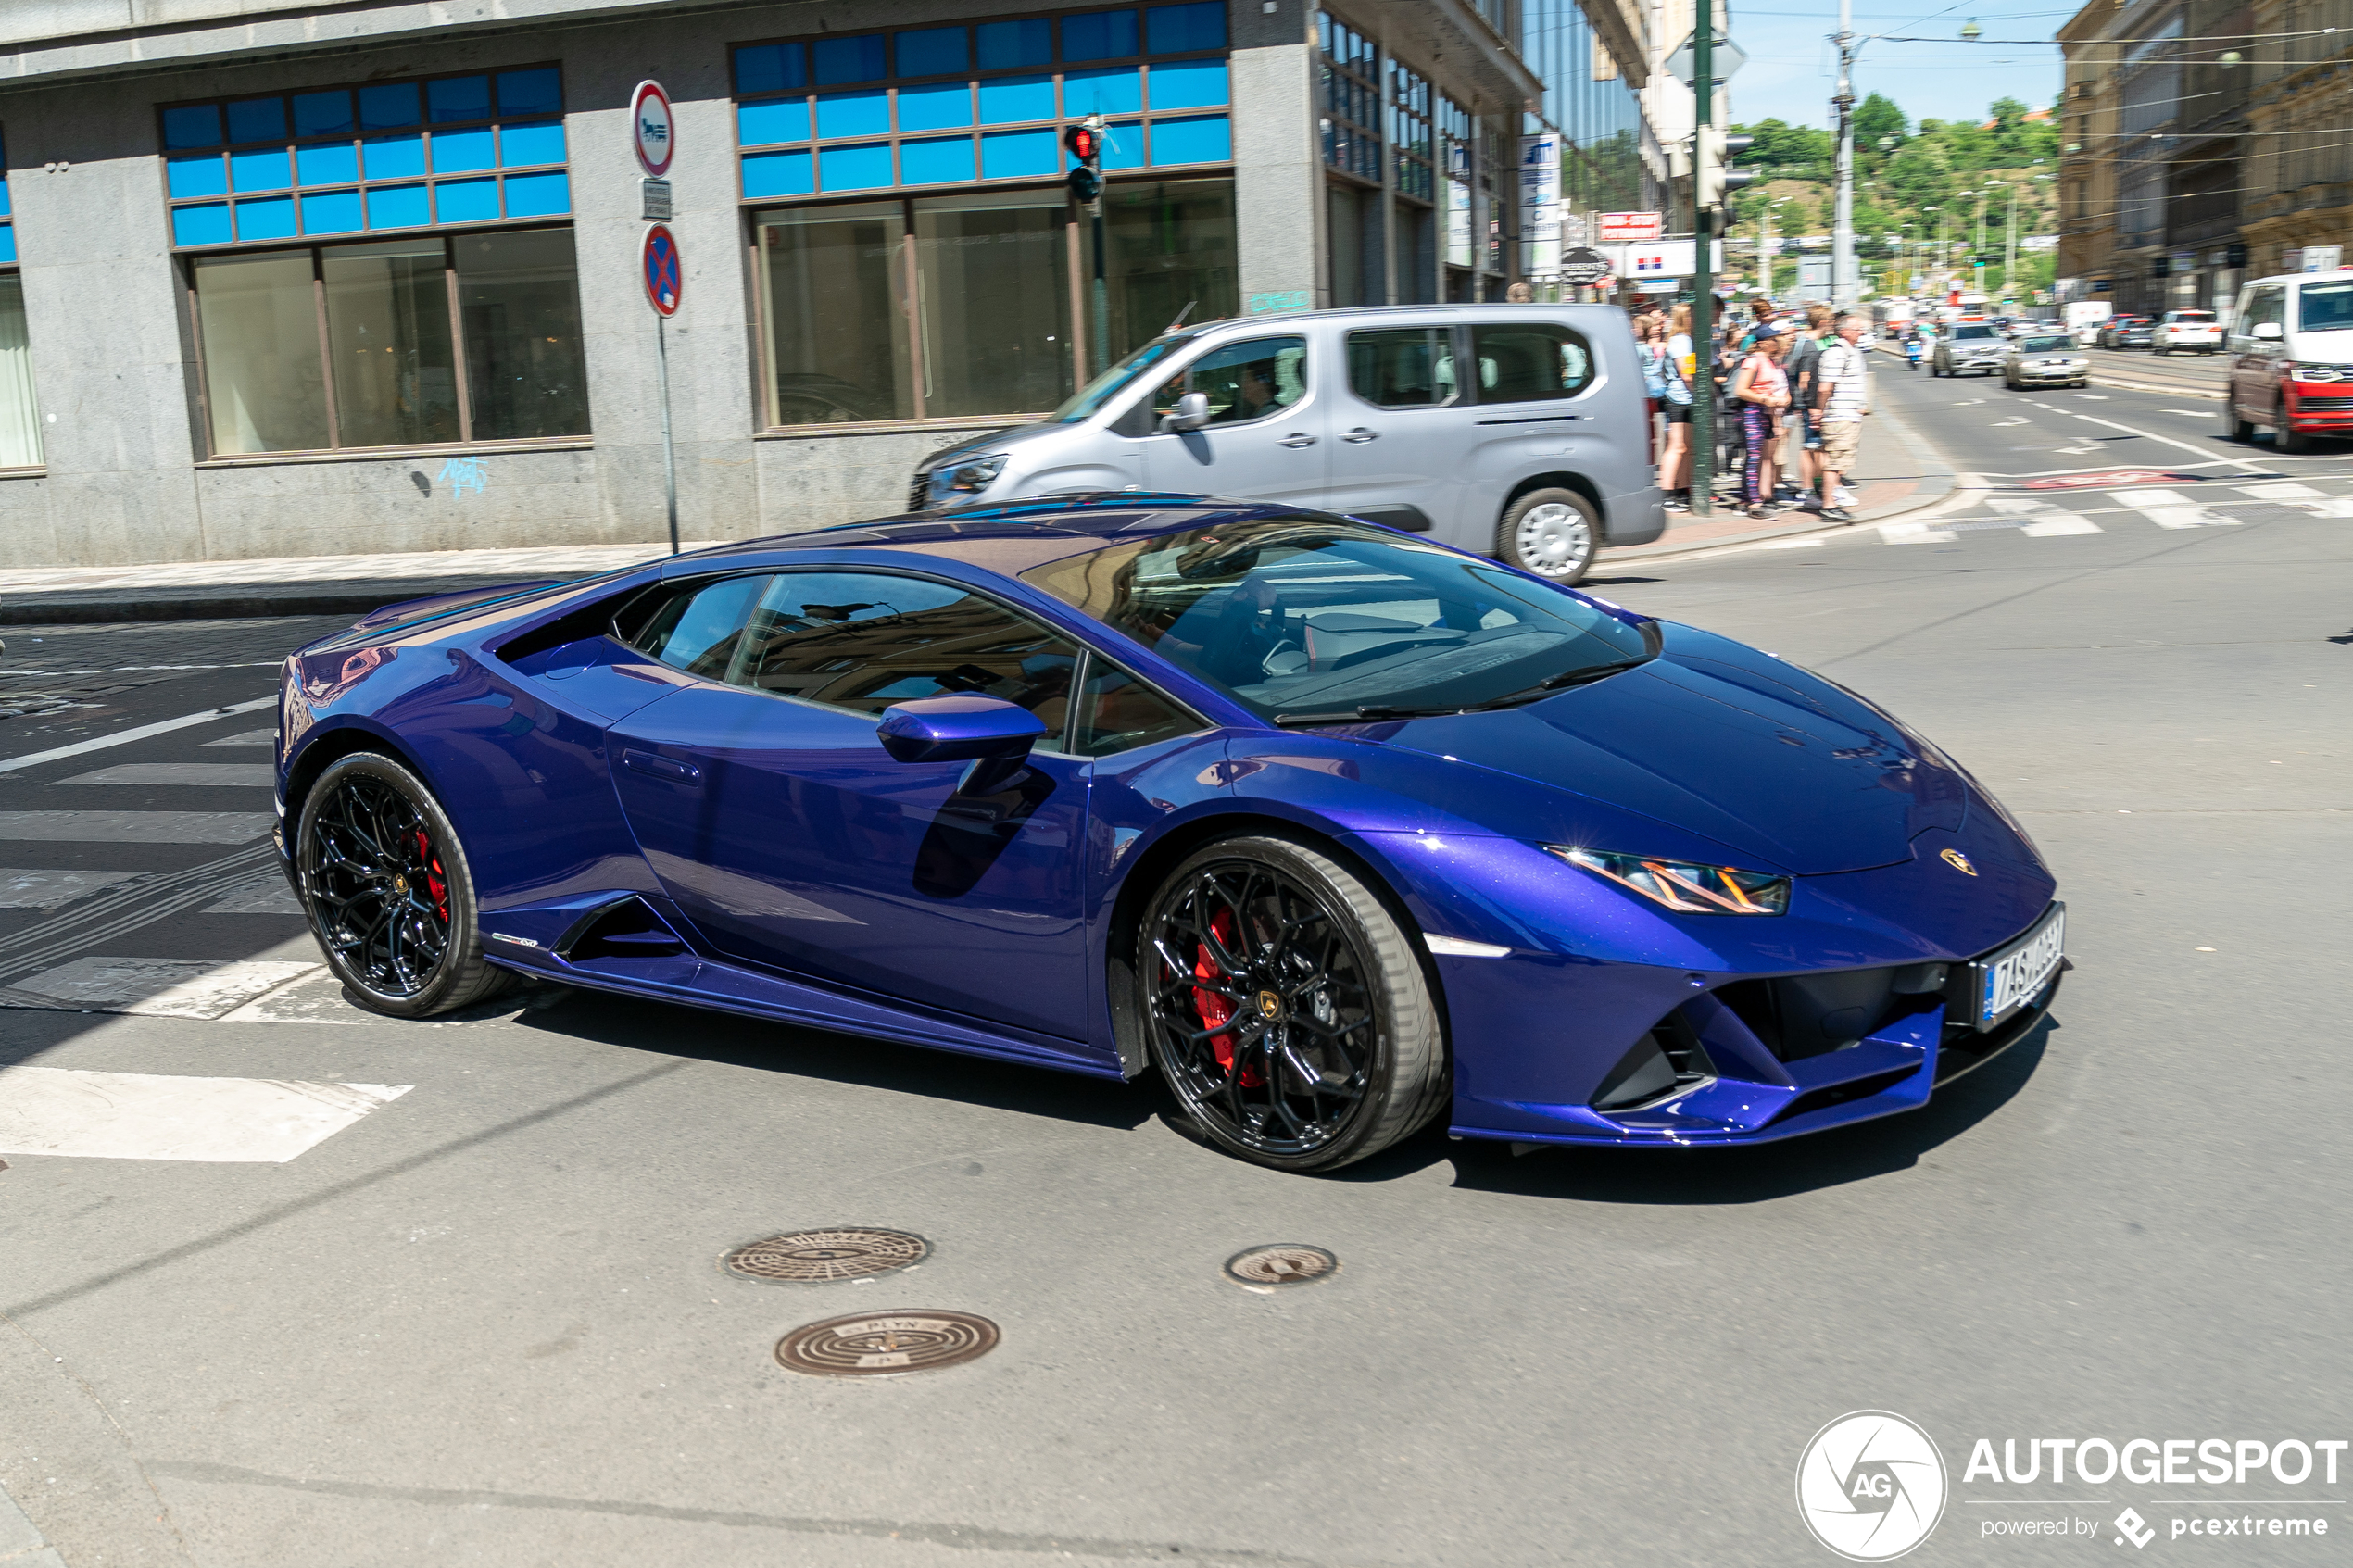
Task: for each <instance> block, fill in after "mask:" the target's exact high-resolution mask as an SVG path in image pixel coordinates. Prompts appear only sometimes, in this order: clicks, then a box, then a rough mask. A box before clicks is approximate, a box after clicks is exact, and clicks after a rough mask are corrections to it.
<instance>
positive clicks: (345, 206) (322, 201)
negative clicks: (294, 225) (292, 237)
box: [302, 191, 364, 234]
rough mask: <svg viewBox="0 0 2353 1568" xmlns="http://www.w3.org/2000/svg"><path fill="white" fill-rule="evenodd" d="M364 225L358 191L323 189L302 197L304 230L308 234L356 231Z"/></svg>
mask: <svg viewBox="0 0 2353 1568" xmlns="http://www.w3.org/2000/svg"><path fill="white" fill-rule="evenodd" d="M363 226H364V225H362V224H361V222H360V220H359V192H357V191H323V192H321V193H320V194H318V195H315V196H314V195H309V194H305V195H304V196H303V198H302V232H304V233H306V234H349V233H356V232H359V229H361V228H362V227H363Z"/></svg>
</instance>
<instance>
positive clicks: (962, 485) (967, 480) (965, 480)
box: [939, 452, 1005, 493]
mask: <svg viewBox="0 0 2353 1568" xmlns="http://www.w3.org/2000/svg"><path fill="white" fill-rule="evenodd" d="M1004 471H1005V454H1004V453H1002V452H1000V453H998V454H997V455H996V456H995V457H993V458H974V459H973V460H972V461H970V462H968V463H958V464H956V465H954V466H953V467H951V468H946V469H942V470H939V477H940V479H941V482H942V483H943V484H944V485H945V486H946V488H948V489H950V490H962V491H965V492H967V493H969V492H973V491H977V490H986V489H988V487H989V486H990V485H991V484H994V483H996V482H997V476H998V475H999V474H1000V473H1002V472H1004Z"/></svg>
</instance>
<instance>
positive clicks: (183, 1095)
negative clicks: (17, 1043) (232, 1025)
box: [0, 1067, 411, 1164]
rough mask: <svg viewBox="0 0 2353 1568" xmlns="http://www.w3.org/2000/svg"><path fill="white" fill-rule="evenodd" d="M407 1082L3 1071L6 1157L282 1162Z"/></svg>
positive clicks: (0, 1142) (394, 1095) (0, 1128)
mask: <svg viewBox="0 0 2353 1568" xmlns="http://www.w3.org/2000/svg"><path fill="white" fill-rule="evenodd" d="M410 1087H411V1085H407V1084H309V1083H301V1082H296V1081H292V1080H284V1079H261V1078H198V1077H177V1076H170V1075H167V1074H163V1073H94V1072H88V1071H83V1070H77V1069H71V1068H58V1067H0V1154H18V1155H25V1154H45V1155H51V1156H61V1157H65V1158H69V1159H80V1160H193V1161H202V1162H205V1163H209V1164H228V1163H236V1164H283V1163H285V1162H286V1161H287V1160H293V1159H295V1158H296V1157H297V1156H300V1155H302V1154H304V1153H307V1152H308V1151H309V1150H310V1149H312V1148H317V1147H318V1146H319V1145H320V1144H321V1143H323V1142H324V1141H325V1140H327V1139H328V1138H331V1137H333V1135H335V1134H337V1133H340V1132H342V1131H343V1130H344V1129H345V1128H346V1127H348V1126H350V1125H351V1124H352V1123H355V1122H358V1121H359V1119H360V1118H361V1117H363V1116H366V1115H368V1114H369V1113H370V1112H371V1111H374V1110H381V1109H382V1108H383V1107H384V1106H387V1105H389V1104H391V1103H392V1102H393V1101H394V1100H396V1099H398V1098H400V1097H401V1096H402V1095H405V1094H407V1093H408V1092H409V1088H410Z"/></svg>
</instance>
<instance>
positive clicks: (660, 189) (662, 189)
mask: <svg viewBox="0 0 2353 1568" xmlns="http://www.w3.org/2000/svg"><path fill="white" fill-rule="evenodd" d="M637 193H638V196H639V199H640V200H641V201H642V203H643V204H644V206H643V209H642V210H641V211H640V212H639V213H638V214H637V220H638V221H639V222H641V223H667V222H669V221H670V182H669V181H667V180H657V179H655V178H654V177H653V176H652V175H650V174H648V175H647V176H645V177H644V178H643V179H641V180H639V181H638V182H637Z"/></svg>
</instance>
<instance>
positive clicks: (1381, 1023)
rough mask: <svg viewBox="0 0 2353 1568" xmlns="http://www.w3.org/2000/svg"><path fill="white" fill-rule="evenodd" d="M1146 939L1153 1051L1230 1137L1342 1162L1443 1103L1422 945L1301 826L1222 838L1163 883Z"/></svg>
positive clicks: (1203, 1114)
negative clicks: (1284, 835) (1294, 832)
mask: <svg viewBox="0 0 2353 1568" xmlns="http://www.w3.org/2000/svg"><path fill="white" fill-rule="evenodd" d="M1137 960H1138V961H1137V964H1136V969H1135V975H1136V982H1137V987H1138V992H1139V995H1138V998H1137V999H1138V1007H1139V1011H1140V1012H1141V1013H1142V1015H1143V1019H1144V1023H1145V1028H1146V1031H1147V1033H1148V1035H1149V1036H1150V1043H1151V1054H1152V1060H1153V1061H1154V1062H1155V1063H1156V1064H1157V1065H1158V1067H1159V1068H1160V1072H1161V1075H1162V1077H1163V1078H1164V1079H1165V1080H1166V1081H1167V1084H1168V1086H1169V1088H1170V1089H1171V1090H1172V1091H1173V1092H1174V1093H1175V1095H1176V1099H1177V1101H1178V1103H1179V1105H1180V1106H1181V1107H1182V1109H1183V1111H1184V1115H1185V1119H1186V1121H1187V1122H1188V1123H1189V1125H1190V1127H1191V1128H1192V1129H1193V1130H1194V1131H1195V1132H1197V1133H1198V1134H1199V1135H1201V1136H1202V1138H1204V1139H1205V1140H1206V1141H1208V1142H1210V1143H1211V1144H1214V1146H1216V1147H1217V1148H1222V1149H1224V1150H1226V1151H1227V1152H1228V1153H1231V1154H1236V1155H1239V1156H1240V1157H1241V1158H1242V1159H1245V1160H1253V1161H1255V1162H1256V1163H1258V1164H1261V1165H1268V1166H1272V1167H1274V1168H1275V1169H1277V1170H1286V1171H1322V1170H1330V1169H1333V1168H1335V1167H1337V1166H1340V1165H1345V1164H1348V1163H1350V1162H1351V1161H1353V1160H1362V1159H1364V1158H1365V1156H1367V1155H1370V1154H1372V1153H1375V1152H1376V1151H1378V1150H1379V1149H1382V1148H1388V1147H1389V1146H1390V1144H1393V1143H1395V1142H1397V1141H1398V1140H1399V1139H1400V1138H1403V1137H1405V1136H1406V1135H1409V1134H1411V1133H1413V1132H1415V1131H1416V1130H1417V1129H1419V1128H1420V1127H1422V1126H1423V1125H1425V1124H1426V1123H1428V1122H1429V1121H1430V1119H1431V1118H1432V1117H1434V1116H1436V1115H1438V1114H1439V1113H1440V1112H1441V1110H1443V1109H1444V1107H1445V1105H1446V1103H1447V1096H1448V1094H1449V1093H1450V1091H1451V1087H1452V1085H1451V1082H1450V1079H1449V1076H1448V1074H1447V1072H1446V1049H1445V1041H1444V1037H1443V1035H1442V1032H1441V1027H1440V1024H1439V1020H1438V1010H1437V1007H1436V1005H1435V1003H1434V1001H1433V1000H1432V997H1431V994H1430V988H1429V984H1428V976H1427V975H1426V974H1425V972H1424V971H1423V968H1422V955H1421V951H1420V948H1419V946H1418V944H1416V942H1415V941H1414V940H1413V939H1412V938H1411V936H1409V935H1407V932H1406V929H1405V927H1404V926H1403V925H1402V924H1401V923H1400V922H1399V921H1398V920H1397V919H1396V917H1394V916H1393V915H1392V914H1391V913H1390V909H1389V908H1388V907H1387V906H1386V905H1385V904H1384V903H1383V902H1382V901H1381V900H1380V899H1379V898H1378V897H1376V896H1375V895H1374V893H1373V892H1372V890H1371V889H1370V888H1368V887H1366V886H1365V884H1364V883H1363V882H1362V881H1360V880H1358V878H1357V877H1356V876H1354V875H1353V873H1351V872H1349V871H1348V870H1347V869H1345V868H1344V867H1342V866H1341V865H1340V864H1339V863H1338V862H1337V861H1334V860H1332V859H1327V858H1326V857H1325V856H1323V855H1321V854H1319V853H1317V852H1316V851H1315V850H1313V849H1310V848H1308V847H1305V846H1303V845H1299V844H1294V843H1291V842H1290V841H1289V840H1287V839H1277V838H1241V839H1228V840H1226V841H1224V842H1222V843H1218V844H1214V845H1211V846H1209V847H1206V848H1203V849H1202V850H1201V851H1199V852H1198V853H1196V854H1195V855H1193V856H1192V857H1191V858H1190V859H1188V860H1186V861H1185V862H1184V864H1182V865H1180V866H1178V867H1177V868H1176V871H1175V872H1173V873H1171V875H1170V876H1169V878H1168V880H1167V881H1166V882H1165V883H1164V884H1162V886H1161V888H1160V891H1159V892H1158V894H1156V895H1155V896H1154V897H1153V899H1152V902H1151V907H1150V908H1149V909H1147V910H1146V911H1145V916H1144V920H1143V922H1142V924H1141V927H1140V929H1139V952H1138V955H1137Z"/></svg>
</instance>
